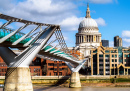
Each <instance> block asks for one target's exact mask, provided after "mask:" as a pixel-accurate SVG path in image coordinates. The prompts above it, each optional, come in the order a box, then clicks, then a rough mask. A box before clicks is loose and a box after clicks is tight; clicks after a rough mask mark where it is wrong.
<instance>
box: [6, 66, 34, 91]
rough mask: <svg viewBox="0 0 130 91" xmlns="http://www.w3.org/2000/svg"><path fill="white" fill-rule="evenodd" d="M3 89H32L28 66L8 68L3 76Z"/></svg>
mask: <svg viewBox="0 0 130 91" xmlns="http://www.w3.org/2000/svg"><path fill="white" fill-rule="evenodd" d="M4 91H33V86H32V81H31V76H30V70H29V68H28V67H17V68H16V67H10V68H8V69H7V73H6V78H5V86H4Z"/></svg>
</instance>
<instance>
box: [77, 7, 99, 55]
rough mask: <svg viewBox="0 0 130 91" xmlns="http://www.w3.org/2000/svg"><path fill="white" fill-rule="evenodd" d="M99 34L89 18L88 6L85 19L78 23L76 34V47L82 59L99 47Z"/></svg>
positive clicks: (95, 24)
mask: <svg viewBox="0 0 130 91" xmlns="http://www.w3.org/2000/svg"><path fill="white" fill-rule="evenodd" d="M100 42H101V33H99V29H98V25H97V23H96V21H95V20H94V19H92V18H91V16H90V10H89V5H88V7H87V11H86V17H85V18H84V19H83V20H82V21H81V22H80V24H79V29H78V33H76V46H79V48H78V49H79V51H80V52H81V53H83V54H84V57H87V56H89V55H90V54H91V53H90V50H91V49H92V48H96V47H97V46H100Z"/></svg>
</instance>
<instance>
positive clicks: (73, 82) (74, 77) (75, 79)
mask: <svg viewBox="0 0 130 91" xmlns="http://www.w3.org/2000/svg"><path fill="white" fill-rule="evenodd" d="M69 87H70V88H78V87H81V83H80V77H79V72H73V73H72V74H71V78H70V84H69Z"/></svg>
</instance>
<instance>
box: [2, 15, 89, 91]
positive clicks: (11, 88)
mask: <svg viewBox="0 0 130 91" xmlns="http://www.w3.org/2000/svg"><path fill="white" fill-rule="evenodd" d="M0 19H4V20H6V22H5V23H4V24H3V25H1V26H0V56H1V57H2V58H3V60H4V61H5V63H6V64H7V66H8V69H7V73H6V77H5V85H4V91H33V86H32V82H31V76H30V70H29V64H30V63H31V62H32V60H33V59H34V57H35V56H38V57H41V58H44V59H49V60H52V61H64V62H65V63H66V64H67V66H68V67H69V68H70V70H71V71H72V74H71V78H70V87H81V83H80V77H79V70H80V69H81V67H82V66H83V65H84V63H85V62H86V60H87V58H86V59H84V60H82V61H81V60H79V59H78V58H76V57H74V56H72V55H71V53H70V51H69V49H68V48H67V45H66V43H65V40H64V37H63V35H62V32H61V28H60V25H54V24H46V23H38V22H33V21H28V20H24V19H21V18H16V17H12V16H8V15H4V14H1V13H0ZM14 22H15V23H17V22H19V23H23V24H24V25H23V26H21V27H20V28H18V29H16V30H13V29H10V28H7V26H8V25H10V24H11V23H14ZM30 25H35V26H36V27H35V28H34V29H32V30H26V31H27V32H28V33H26V34H24V33H22V32H20V31H21V30H23V29H24V28H26V27H27V26H30ZM41 27H45V28H44V29H41ZM53 34H54V35H55V37H56V39H54V40H53V41H51V42H49V40H50V38H51V37H52V35H53ZM55 41H58V43H59V44H57V45H55V46H52V45H51V44H52V43H54V42H55ZM57 46H60V47H58V48H57ZM12 48H17V49H19V50H23V51H22V52H21V53H19V54H16V53H14V52H13V51H12V50H11V49H12Z"/></svg>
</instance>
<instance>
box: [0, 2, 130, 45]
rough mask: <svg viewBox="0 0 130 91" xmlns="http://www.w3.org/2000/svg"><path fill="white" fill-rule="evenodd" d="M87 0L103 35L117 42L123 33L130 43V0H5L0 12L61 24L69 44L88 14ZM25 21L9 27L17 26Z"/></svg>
mask: <svg viewBox="0 0 130 91" xmlns="http://www.w3.org/2000/svg"><path fill="white" fill-rule="evenodd" d="M87 2H89V6H90V11H91V17H92V18H93V19H95V20H96V21H97V23H98V26H99V32H100V33H101V34H102V39H106V40H109V42H110V46H113V37H114V36H116V35H119V36H120V37H122V39H123V46H130V17H129V16H130V12H129V11H130V0H1V1H0V12H1V13H3V14H7V15H11V16H14V17H18V18H23V19H26V20H32V21H37V22H43V23H52V24H60V25H61V29H62V32H63V35H64V37H65V41H66V43H67V45H68V47H74V46H75V34H76V33H77V32H78V26H79V23H80V21H82V19H83V18H84V16H85V15H86V8H87ZM2 23H3V21H0V24H2ZM21 25H22V24H12V25H10V26H9V27H11V28H14V29H15V28H17V27H19V26H21ZM31 28H32V27H28V28H27V29H25V30H24V31H23V32H25V33H26V32H28V31H27V30H29V29H31Z"/></svg>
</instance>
